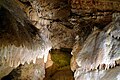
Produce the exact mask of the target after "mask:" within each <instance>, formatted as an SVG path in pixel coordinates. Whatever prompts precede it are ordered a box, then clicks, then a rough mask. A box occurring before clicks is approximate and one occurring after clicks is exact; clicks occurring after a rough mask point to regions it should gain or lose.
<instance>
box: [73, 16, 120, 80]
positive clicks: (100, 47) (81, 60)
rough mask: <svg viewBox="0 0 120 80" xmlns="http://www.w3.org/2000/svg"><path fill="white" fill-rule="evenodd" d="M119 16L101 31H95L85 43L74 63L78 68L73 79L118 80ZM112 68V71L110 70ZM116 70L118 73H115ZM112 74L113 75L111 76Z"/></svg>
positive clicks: (119, 51)
mask: <svg viewBox="0 0 120 80" xmlns="http://www.w3.org/2000/svg"><path fill="white" fill-rule="evenodd" d="M119 19H120V16H117V17H116V19H115V20H114V21H113V22H111V23H110V24H109V25H108V26H106V27H105V28H104V29H103V30H102V31H100V30H95V31H94V32H93V33H92V34H91V35H90V36H89V37H88V38H87V39H86V41H85V43H84V45H83V47H82V49H81V50H80V52H79V54H78V56H77V59H76V62H77V65H78V66H79V67H78V68H77V69H76V72H75V74H74V77H75V79H76V80H79V79H82V80H87V79H89V80H92V79H93V80H96V79H97V80H103V79H104V78H105V76H106V75H108V74H111V75H114V74H115V75H114V76H112V77H111V76H107V77H108V78H107V79H106V78H105V79H106V80H109V79H111V78H112V80H119V78H120V77H119V75H120V71H119V65H120V37H119V36H120V34H119V31H120V26H119V24H120V20H119ZM112 68H113V70H112ZM110 69H111V70H110ZM116 70H118V71H116ZM112 72H114V74H112Z"/></svg>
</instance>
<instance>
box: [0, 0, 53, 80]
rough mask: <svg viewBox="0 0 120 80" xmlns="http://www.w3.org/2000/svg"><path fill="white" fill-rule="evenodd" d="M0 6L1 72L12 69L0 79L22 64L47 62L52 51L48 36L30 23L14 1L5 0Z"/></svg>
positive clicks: (2, 74) (3, 73)
mask: <svg viewBox="0 0 120 80" xmlns="http://www.w3.org/2000/svg"><path fill="white" fill-rule="evenodd" d="M0 6H1V8H0V11H1V12H0V14H1V15H0V20H1V22H0V72H1V71H3V70H6V68H8V70H9V69H10V70H9V71H8V72H6V71H5V72H2V73H1V75H0V78H1V77H3V76H5V75H6V74H8V73H9V72H10V71H11V70H12V69H13V68H16V67H18V66H19V65H20V64H22V65H24V64H25V63H27V64H30V63H31V62H33V63H34V64H35V63H36V59H39V58H41V60H43V59H44V62H46V60H47V55H48V52H49V50H50V49H51V43H50V41H49V39H48V36H47V35H44V33H42V31H39V30H38V29H37V28H35V27H34V26H33V25H32V24H31V23H30V21H29V20H28V19H27V17H26V15H25V13H24V12H23V11H22V10H21V9H20V8H19V6H18V5H17V4H16V3H15V1H14V0H9V1H7V0H3V1H2V2H1V5H0ZM16 11H19V13H18V12H16ZM43 31H45V30H43ZM44 62H43V63H44ZM42 67H44V66H43V65H42ZM43 71H44V70H43ZM43 74H44V72H43Z"/></svg>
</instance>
